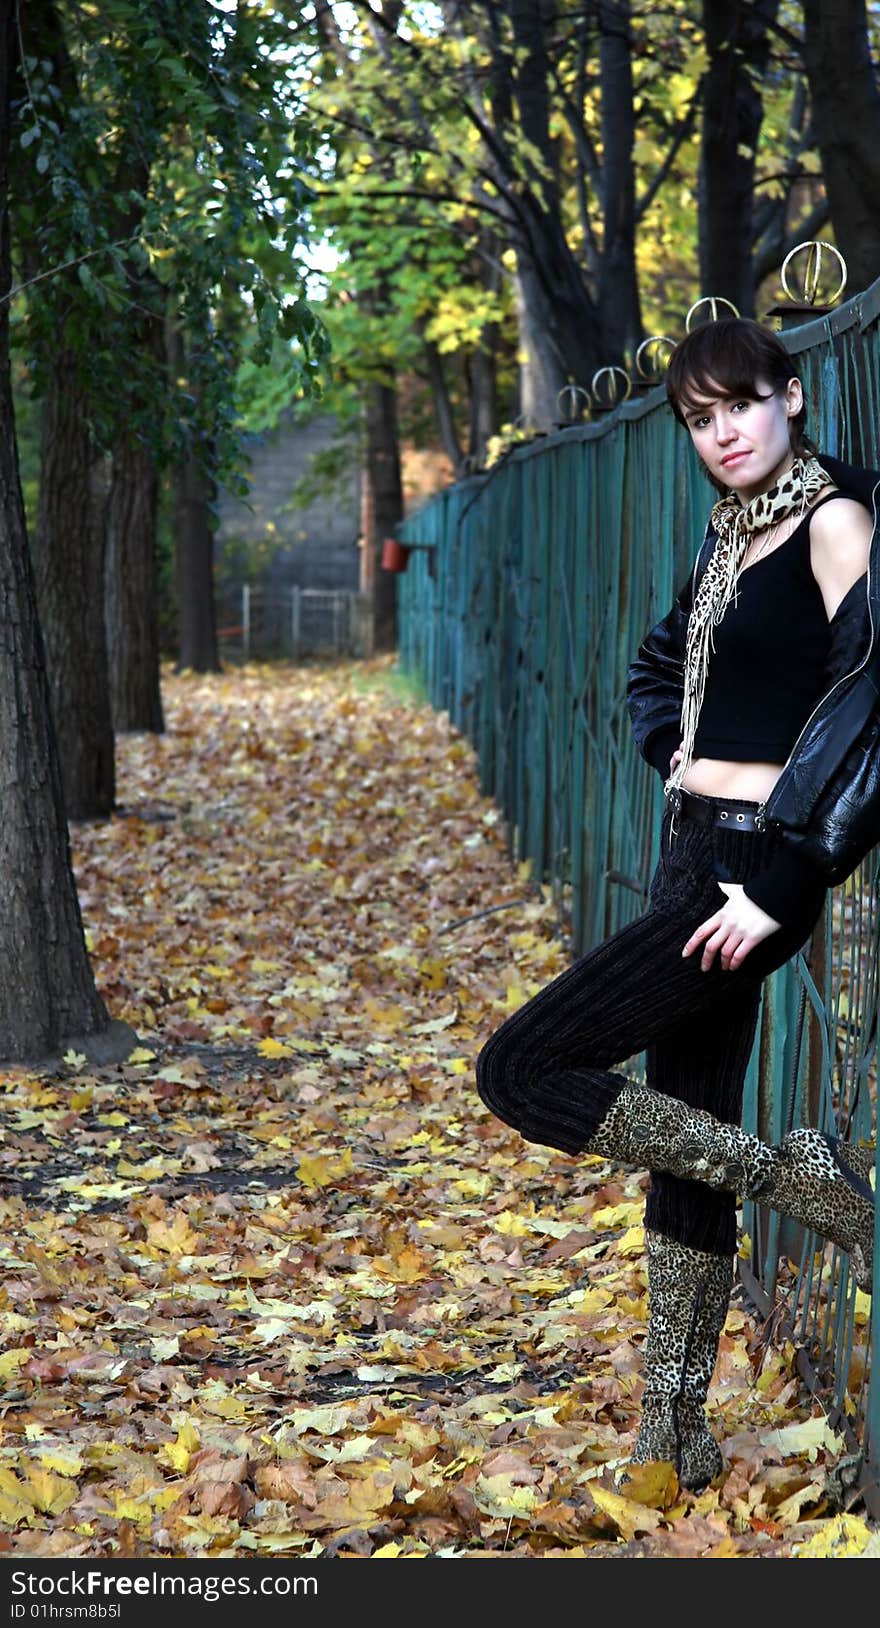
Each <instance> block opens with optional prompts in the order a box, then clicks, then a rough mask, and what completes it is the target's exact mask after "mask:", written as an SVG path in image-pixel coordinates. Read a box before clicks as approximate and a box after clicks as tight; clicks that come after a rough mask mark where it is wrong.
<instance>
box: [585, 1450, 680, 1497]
mask: <svg viewBox="0 0 880 1628" xmlns="http://www.w3.org/2000/svg"><path fill="white" fill-rule="evenodd" d="M626 1474H627V1482H626V1496H627V1498H628V1499H629V1501H630V1502H631V1503H634V1504H645V1505H646V1506H647V1507H648V1508H650V1509H671V1508H672V1505H673V1504H674V1503H675V1500H676V1498H677V1497H678V1476H677V1475H676V1473H675V1465H674V1464H667V1463H665V1462H664V1461H663V1460H660V1459H654V1460H652V1461H651V1462H650V1463H648V1464H628V1465H627V1470H626ZM590 1490H591V1491H592V1490H593V1489H592V1488H591V1489H590Z"/></svg>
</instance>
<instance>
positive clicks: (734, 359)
mask: <svg viewBox="0 0 880 1628" xmlns="http://www.w3.org/2000/svg"><path fill="white" fill-rule="evenodd" d="M797 377H798V372H797V368H796V367H795V364H794V360H793V358H792V357H791V356H790V355H789V353H788V351H787V350H786V348H785V346H784V345H783V343H782V340H781V339H779V338H778V336H777V335H776V334H775V333H773V332H772V331H771V329H769V328H762V327H761V324H760V323H759V322H752V320H751V318H749V317H721V318H720V319H719V321H718V322H704V323H702V324H701V325H700V327H699V328H695V329H694V331H693V333H689V334H687V335H686V336H685V338H684V339H682V340H680V341H679V343H678V344H677V345H676V347H675V350H674V351H673V352H672V355H671V356H670V358H669V367H668V369H667V373H666V393H667V395H668V397H669V401H670V405H671V407H672V411H673V412H674V414H675V416H676V418H677V419H678V422H679V424H686V422H687V421H686V418H685V413H688V412H694V411H695V409H696V408H697V407H698V406H699V405H700V402H699V400H698V399H695V398H699V397H701V396H702V397H712V396H714V395H716V394H717V392H718V390H719V389H720V390H721V391H722V392H723V393H724V395H726V396H749V397H751V398H752V399H753V400H766V399H767V398H766V396H763V397H762V396H760V395H759V392H758V389H757V381H758V380H759V379H760V380H761V381H762V382H763V381H765V380H766V382H767V384H769V386H770V389H771V392H772V394H774V395H775V394H776V393H777V392H779V393H781V392H782V391H784V389H785V387H786V385H787V384H788V381H789V379H795V378H797ZM806 417H807V409H806V406H803V407H802V408H801V410H800V412H799V413H797V414H796V415H795V417H794V418H792V419H791V420H790V422H789V433H790V435H791V447H792V451H793V452H796V453H797V454H798V455H799V456H803V455H804V454H809V453H815V451H816V448H815V447H814V445H813V443H812V441H811V440H810V439H809V437H808V436H807V435H805V434H804V425H805V422H806ZM712 484H713V485H715V486H717V485H718V482H717V481H713V483H712ZM719 490H721V491H726V487H719Z"/></svg>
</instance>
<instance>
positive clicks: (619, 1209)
mask: <svg viewBox="0 0 880 1628" xmlns="http://www.w3.org/2000/svg"><path fill="white" fill-rule="evenodd" d="M643 1210H644V1203H641V1204H634V1203H633V1202H632V1200H630V1199H626V1200H624V1202H623V1203H622V1204H606V1205H604V1206H603V1208H602V1209H601V1210H594V1211H593V1214H592V1215H591V1216H590V1226H591V1227H592V1228H593V1229H594V1231H596V1232H598V1231H599V1230H600V1229H601V1228H604V1227H609V1228H615V1227H635V1226H640V1225H641V1220H642V1212H643Z"/></svg>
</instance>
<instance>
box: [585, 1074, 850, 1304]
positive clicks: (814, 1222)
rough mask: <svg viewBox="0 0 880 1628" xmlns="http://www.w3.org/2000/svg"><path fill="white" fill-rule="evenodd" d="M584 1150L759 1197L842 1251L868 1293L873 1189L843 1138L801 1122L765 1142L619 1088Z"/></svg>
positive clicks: (674, 1102) (653, 1096)
mask: <svg viewBox="0 0 880 1628" xmlns="http://www.w3.org/2000/svg"><path fill="white" fill-rule="evenodd" d="M584 1151H585V1152H586V1153H599V1154H602V1155H603V1157H605V1158H609V1159H618V1160H620V1161H621V1163H623V1164H634V1165H636V1166H639V1167H641V1168H642V1169H650V1170H667V1171H669V1173H670V1174H671V1175H673V1176H682V1177H684V1178H686V1179H687V1180H689V1181H703V1182H705V1183H706V1184H707V1186H709V1187H715V1188H719V1189H720V1190H721V1191H723V1192H733V1193H741V1194H742V1195H743V1197H745V1198H753V1199H758V1200H759V1201H760V1203H762V1204H768V1205H770V1206H771V1207H772V1208H773V1209H775V1210H778V1211H779V1213H780V1214H781V1215H787V1216H790V1217H791V1219H792V1220H793V1221H798V1222H799V1223H800V1225H801V1226H802V1227H806V1228H807V1229H808V1231H811V1232H818V1233H820V1234H821V1235H822V1236H823V1237H824V1238H829V1239H830V1240H831V1242H832V1243H835V1244H837V1245H839V1247H840V1248H841V1249H845V1250H846V1251H847V1253H848V1254H849V1255H850V1257H851V1259H852V1265H853V1272H854V1274H855V1279H856V1282H857V1283H858V1285H859V1288H860V1289H864V1290H865V1292H866V1293H868V1294H870V1292H871V1288H872V1284H873V1262H874V1194H873V1192H872V1190H871V1185H870V1181H869V1180H867V1179H866V1177H865V1176H864V1175H863V1174H861V1173H860V1171H859V1170H857V1169H856V1168H855V1165H856V1164H857V1163H859V1160H858V1159H856V1158H855V1156H854V1155H850V1158H851V1159H853V1163H847V1157H846V1155H847V1146H846V1143H844V1142H837V1141H835V1140H834V1138H833V1137H830V1136H825V1135H823V1133H822V1132H821V1131H817V1130H812V1129H810V1128H808V1127H806V1126H804V1127H803V1128H802V1129H799V1130H794V1131H789V1133H788V1135H787V1136H786V1137H784V1138H783V1140H782V1141H781V1142H780V1144H779V1146H778V1147H771V1146H769V1144H768V1143H766V1142H762V1141H760V1139H759V1138H758V1137H757V1136H750V1135H748V1134H747V1132H745V1131H743V1130H741V1129H740V1128H739V1126H737V1125H727V1124H725V1123H724V1122H723V1121H722V1120H720V1119H715V1118H713V1116H712V1114H709V1113H706V1112H705V1110H704V1109H702V1108H691V1107H688V1105H687V1104H686V1103H683V1102H679V1101H678V1099H677V1098H676V1097H667V1096H664V1095H663V1093H662V1092H660V1091H650V1090H647V1089H645V1088H644V1087H642V1086H635V1085H625V1086H624V1087H623V1089H622V1090H621V1092H620V1093H619V1095H618V1096H617V1098H616V1099H615V1101H614V1103H613V1104H612V1106H611V1107H610V1108H609V1110H608V1112H607V1114H606V1115H605V1117H604V1119H603V1120H602V1122H601V1124H600V1125H599V1126H598V1128H597V1130H596V1131H595V1132H594V1133H593V1135H592V1137H591V1138H590V1141H589V1142H588V1143H587V1145H586V1147H585V1149H584Z"/></svg>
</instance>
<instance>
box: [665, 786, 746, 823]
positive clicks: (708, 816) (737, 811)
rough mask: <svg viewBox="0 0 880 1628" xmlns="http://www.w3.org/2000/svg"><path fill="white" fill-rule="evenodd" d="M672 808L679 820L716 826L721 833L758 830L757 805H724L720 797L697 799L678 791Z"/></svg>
mask: <svg viewBox="0 0 880 1628" xmlns="http://www.w3.org/2000/svg"><path fill="white" fill-rule="evenodd" d="M674 806H675V810H676V813H677V815H678V816H679V818H680V819H683V820H693V821H694V822H695V824H696V825H717V826H719V827H720V828H721V830H722V831H724V830H728V829H733V830H734V831H757V830H759V829H760V827H759V826H758V825H757V823H756V816H757V813H758V809H759V807H760V804H759V803H736V802H731V803H725V802H723V801H722V799H721V798H720V797H717V798H714V797H712V798H709V797H698V796H697V795H696V793H695V792H691V791H679V792H676V793H674Z"/></svg>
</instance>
